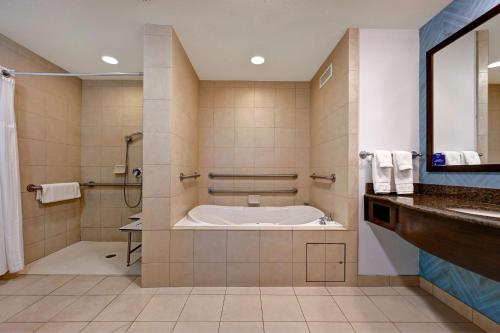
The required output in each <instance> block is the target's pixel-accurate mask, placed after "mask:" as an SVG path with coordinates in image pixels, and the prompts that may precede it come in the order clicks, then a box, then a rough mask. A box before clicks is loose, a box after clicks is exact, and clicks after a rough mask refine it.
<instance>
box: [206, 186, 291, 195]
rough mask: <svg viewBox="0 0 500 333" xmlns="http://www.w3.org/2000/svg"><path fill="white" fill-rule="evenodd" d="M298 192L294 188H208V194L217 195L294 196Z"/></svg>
mask: <svg viewBox="0 0 500 333" xmlns="http://www.w3.org/2000/svg"><path fill="white" fill-rule="evenodd" d="M297 192H298V190H297V189H296V188H289V189H276V190H244V189H238V190H233V189H215V188H212V187H209V188H208V193H210V194H217V193H240V194H266V193H292V194H296V193H297Z"/></svg>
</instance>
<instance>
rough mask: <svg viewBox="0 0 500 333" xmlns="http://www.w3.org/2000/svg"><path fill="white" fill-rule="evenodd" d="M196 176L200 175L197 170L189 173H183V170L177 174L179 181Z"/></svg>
mask: <svg viewBox="0 0 500 333" xmlns="http://www.w3.org/2000/svg"><path fill="white" fill-rule="evenodd" d="M198 177H201V175H200V174H199V173H198V172H196V171H195V172H194V173H192V174H190V175H185V174H184V173H183V172H181V174H180V175H179V179H180V180H181V182H182V181H183V180H184V179H190V178H194V179H196V178H198Z"/></svg>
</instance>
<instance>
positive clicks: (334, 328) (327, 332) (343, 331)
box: [307, 322, 354, 333]
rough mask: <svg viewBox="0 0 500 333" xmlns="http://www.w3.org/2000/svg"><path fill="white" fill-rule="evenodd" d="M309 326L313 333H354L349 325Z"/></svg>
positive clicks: (315, 324) (320, 323)
mask: <svg viewBox="0 0 500 333" xmlns="http://www.w3.org/2000/svg"><path fill="white" fill-rule="evenodd" d="M307 325H308V326H309V331H310V332H311V333H354V330H353V329H352V327H351V325H349V323H333V322H327V323H325V322H309V323H307Z"/></svg>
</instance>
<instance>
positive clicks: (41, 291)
mask: <svg viewBox="0 0 500 333" xmlns="http://www.w3.org/2000/svg"><path fill="white" fill-rule="evenodd" d="M74 277H75V276H74V275H47V276H44V277H43V278H42V279H40V280H37V281H35V282H34V283H31V284H29V285H28V286H26V287H25V288H22V289H20V290H17V291H16V292H15V294H16V295H48V294H50V293H51V292H53V291H54V290H56V289H57V288H59V287H61V286H62V285H63V284H65V283H66V282H68V281H70V280H71V279H73V278H74Z"/></svg>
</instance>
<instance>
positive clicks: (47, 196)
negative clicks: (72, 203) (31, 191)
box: [36, 183, 81, 204]
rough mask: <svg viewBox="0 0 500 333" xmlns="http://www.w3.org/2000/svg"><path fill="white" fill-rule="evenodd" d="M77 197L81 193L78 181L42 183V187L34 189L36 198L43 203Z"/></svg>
mask: <svg viewBox="0 0 500 333" xmlns="http://www.w3.org/2000/svg"><path fill="white" fill-rule="evenodd" d="M79 197H81V193H80V184H78V183H58V184H42V189H41V190H37V191H36V199H37V200H39V201H40V202H41V203H44V204H46V203H51V202H57V201H63V200H70V199H76V198H79Z"/></svg>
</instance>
